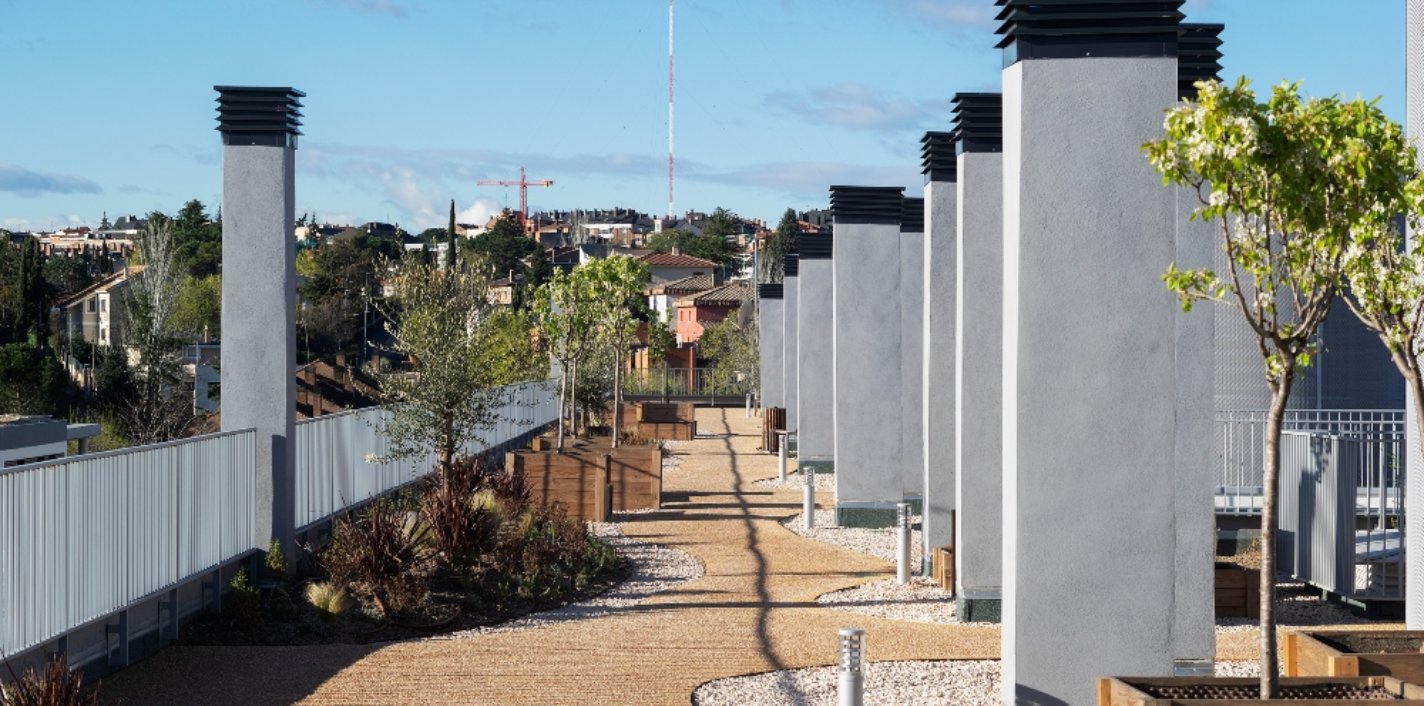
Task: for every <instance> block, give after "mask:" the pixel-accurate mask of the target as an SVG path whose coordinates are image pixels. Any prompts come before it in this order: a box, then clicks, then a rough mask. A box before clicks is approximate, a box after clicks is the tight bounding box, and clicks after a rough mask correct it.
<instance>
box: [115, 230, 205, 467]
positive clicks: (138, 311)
mask: <svg viewBox="0 0 1424 706" xmlns="http://www.w3.org/2000/svg"><path fill="white" fill-rule="evenodd" d="M134 246H135V252H136V253H137V254H138V256H139V257H140V258H141V259H142V261H143V263H144V265H145V269H144V271H143V272H142V273H141V274H140V275H138V276H136V277H132V278H130V279H129V292H128V296H127V297H125V298H124V312H123V315H124V343H125V345H126V346H128V347H130V348H131V349H133V351H135V352H136V353H137V357H138V361H137V364H136V365H135V366H134V371H133V372H134V375H133V380H134V385H135V395H134V396H133V397H132V398H131V399H129V400H127V401H122V400H120V401H118V405H119V406H120V409H118V410H117V411H116V414H117V415H118V416H119V417H120V418H121V419H122V421H123V425H124V436H126V437H128V438H129V439H131V440H133V441H134V443H136V444H153V443H159V442H164V441H168V440H170V439H174V438H177V437H180V436H182V435H183V433H184V431H185V430H186V428H187V426H188V424H189V423H190V422H191V421H192V419H193V411H192V409H193V408H192V404H193V402H192V397H191V396H189V395H188V394H186V391H185V390H184V389H183V386H182V379H181V375H180V371H181V361H180V356H179V354H180V352H181V350H182V347H183V338H182V336H180V335H179V334H178V333H177V332H176V331H175V329H174V312H175V310H176V308H177V300H178V288H179V280H178V279H177V274H176V260H175V248H176V247H177V242H176V240H175V238H174V225H173V224H172V223H171V222H170V221H169V220H168V219H165V218H153V219H151V220H150V221H149V224H148V226H147V227H145V228H144V230H143V231H142V232H140V233H139V235H138V237H137V238H136V239H135V243H134Z"/></svg>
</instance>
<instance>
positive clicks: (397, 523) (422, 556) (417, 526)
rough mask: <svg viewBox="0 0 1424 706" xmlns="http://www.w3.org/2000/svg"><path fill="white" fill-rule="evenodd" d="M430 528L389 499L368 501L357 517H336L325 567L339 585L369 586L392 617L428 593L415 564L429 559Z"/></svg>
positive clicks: (380, 607) (379, 605)
mask: <svg viewBox="0 0 1424 706" xmlns="http://www.w3.org/2000/svg"><path fill="white" fill-rule="evenodd" d="M427 533H428V529H426V527H425V526H424V525H423V524H421V523H420V522H418V521H417V520H416V519H415V518H414V517H413V516H412V515H411V513H409V512H407V511H405V510H403V509H401V508H400V507H398V506H397V505H396V504H395V503H394V502H392V501H390V500H388V499H380V500H376V501H375V502H373V503H371V504H370V505H367V506H366V508H365V509H364V510H362V511H361V514H360V515H359V516H358V517H357V518H356V519H354V520H353V519H351V518H349V517H347V518H344V519H341V520H338V521H337V523H336V528H335V529H334V530H333V532H332V535H331V543H330V544H329V545H328V546H327V548H326V551H325V552H323V553H322V555H321V559H320V561H321V564H322V567H323V568H325V569H326V571H327V573H328V575H330V576H331V578H332V581H334V582H336V583H337V584H338V585H346V584H348V583H351V582H356V583H359V584H361V585H362V586H363V587H364V588H365V590H367V591H368V592H369V593H370V595H371V599H372V601H373V602H374V603H375V606H376V608H377V610H379V611H380V612H381V614H382V615H384V616H391V615H393V614H395V613H398V612H400V611H402V610H405V609H407V608H409V607H413V606H414V605H415V604H416V603H417V602H419V600H420V599H421V598H422V597H423V595H424V593H425V591H426V584H425V580H426V575H425V574H424V573H423V572H421V571H417V570H416V567H417V566H419V565H420V564H421V563H423V562H424V561H426V560H427V559H429V557H430V552H429V550H428V549H427V544H428V539H429V537H428V534H427Z"/></svg>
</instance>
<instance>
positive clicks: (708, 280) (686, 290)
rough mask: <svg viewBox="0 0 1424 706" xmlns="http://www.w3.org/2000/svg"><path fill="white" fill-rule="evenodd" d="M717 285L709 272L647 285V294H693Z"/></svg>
mask: <svg viewBox="0 0 1424 706" xmlns="http://www.w3.org/2000/svg"><path fill="white" fill-rule="evenodd" d="M715 286H717V280H716V278H714V277H713V276H712V275H710V274H701V275H693V276H691V277H683V278H682V279H675V280H673V281H671V282H664V283H662V284H659V285H655V286H652V287H649V288H648V289H647V292H648V293H649V294H694V293H696V292H705V291H707V290H709V289H711V288H713V287H715Z"/></svg>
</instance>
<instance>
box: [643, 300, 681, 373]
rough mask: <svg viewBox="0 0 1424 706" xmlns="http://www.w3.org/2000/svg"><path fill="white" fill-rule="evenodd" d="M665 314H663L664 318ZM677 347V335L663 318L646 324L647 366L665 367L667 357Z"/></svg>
mask: <svg viewBox="0 0 1424 706" xmlns="http://www.w3.org/2000/svg"><path fill="white" fill-rule="evenodd" d="M666 314H667V312H665V317H666ZM676 345H677V334H675V333H673V330H672V328H671V326H670V322H668V321H667V320H666V319H665V318H662V319H658V320H656V321H650V322H648V365H649V366H650V367H651V366H652V365H653V364H657V365H666V364H667V355H668V353H669V352H670V351H672V349H673V347H674V346H676Z"/></svg>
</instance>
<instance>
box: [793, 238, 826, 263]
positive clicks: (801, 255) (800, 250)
mask: <svg viewBox="0 0 1424 706" xmlns="http://www.w3.org/2000/svg"><path fill="white" fill-rule="evenodd" d="M796 250H797V260H828V259H830V258H831V255H832V254H834V252H835V238H833V237H832V236H831V234H830V233H816V234H808V233H807V234H802V236H801V237H799V238H797V239H796ZM798 267H799V264H798Z"/></svg>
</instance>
